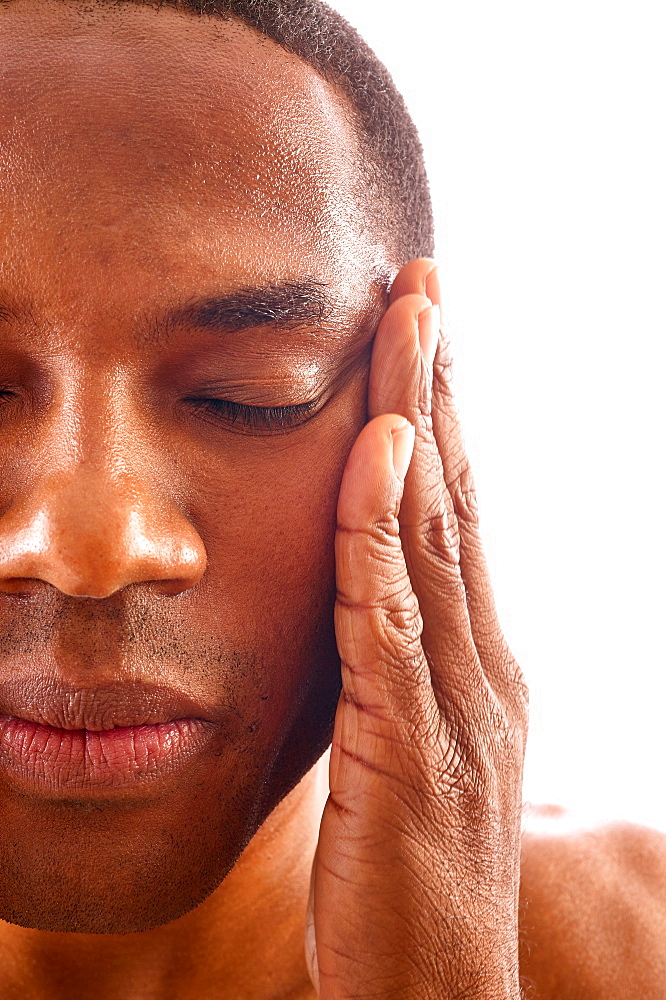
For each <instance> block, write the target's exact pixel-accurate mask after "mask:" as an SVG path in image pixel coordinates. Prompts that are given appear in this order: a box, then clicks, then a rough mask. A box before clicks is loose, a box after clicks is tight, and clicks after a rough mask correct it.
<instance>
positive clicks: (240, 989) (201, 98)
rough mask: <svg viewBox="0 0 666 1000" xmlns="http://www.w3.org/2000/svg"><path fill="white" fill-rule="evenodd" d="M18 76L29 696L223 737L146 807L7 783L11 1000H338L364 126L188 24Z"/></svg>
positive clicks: (12, 475) (23, 56)
mask: <svg viewBox="0 0 666 1000" xmlns="http://www.w3.org/2000/svg"><path fill="white" fill-rule="evenodd" d="M0 76H1V77H2V80H1V81H0V144H2V149H1V150H0V155H1V157H2V163H3V171H2V173H1V174H0V206H1V208H0V211H1V216H0V374H1V376H2V380H1V381H2V384H1V385H0V389H2V390H3V395H2V398H1V399H0V455H1V466H0V503H1V507H0V510H1V511H2V517H1V519H0V643H1V646H2V658H1V660H0V683H2V682H6V681H7V680H8V679H9V678H12V679H14V680H15V681H16V684H17V685H18V688H19V689H21V685H23V689H24V690H25V691H26V692H28V693H29V692H30V690H32V689H34V686H35V681H36V678H39V680H40V683H42V684H44V685H45V689H46V690H48V682H49V679H55V678H58V679H60V680H64V681H65V682H67V683H69V684H71V685H72V686H73V687H77V688H94V687H95V686H97V685H103V684H108V683H110V682H117V683H118V684H120V685H123V684H127V685H129V684H131V683H132V682H137V681H141V682H144V683H146V684H150V683H158V682H159V683H163V684H167V685H169V686H171V687H175V688H177V689H179V690H180V691H182V692H185V693H187V695H188V696H189V697H190V698H192V699H194V700H195V701H196V702H197V703H198V704H199V705H200V706H201V709H202V711H201V716H202V717H203V718H205V719H206V720H207V721H208V722H209V723H210V728H211V732H212V738H211V739H210V741H209V743H208V744H207V747H206V750H205V752H203V753H201V754H199V755H198V756H196V757H194V758H193V759H192V760H191V761H189V762H187V763H186V764H185V765H184V766H183V767H182V768H181V769H180V770H178V771H176V772H175V773H174V774H172V775H167V776H166V777H163V778H160V779H159V780H157V781H153V782H151V780H150V776H149V775H147V776H146V779H145V780H143V781H137V782H134V783H133V784H132V785H131V788H130V787H124V788H94V789H93V788H86V787H72V788H71V789H67V790H66V792H63V790H62V788H58V791H57V793H56V791H55V790H54V789H49V787H48V785H47V784H46V785H45V784H44V783H43V782H42V783H41V785H40V786H39V787H33V786H30V787H28V788H26V787H23V786H21V785H19V784H17V783H16V782H14V781H13V779H12V778H11V776H9V775H7V774H5V772H4V770H2V771H0V796H1V799H2V804H1V807H2V818H3V822H2V826H1V827H0V864H1V865H2V870H3V879H2V886H1V887H0V917H2V918H4V920H3V922H2V923H0V954H1V955H2V970H3V971H2V981H3V990H4V992H3V997H4V996H7V997H9V996H13V995H14V994H16V995H18V994H19V993H20V994H21V996H24V997H26V996H27V997H30V998H41V997H44V998H46V997H48V998H49V1000H57V998H59V997H60V996H63V997H64V996H71V995H72V993H74V994H75V995H77V996H79V997H87V996H93V995H94V996H95V997H96V998H97V1000H104V998H106V997H109V998H111V997H117V996H119V995H121V992H122V995H127V996H130V995H131V997H132V998H133V1000H143V998H146V1000H148V998H150V1000H158V998H161V997H167V996H168V997H169V998H170V1000H185V998H188V997H195V996H196V997H205V996H209V995H210V996H212V995H214V992H213V991H214V990H216V989H217V990H219V988H220V983H224V991H225V995H228V996H233V997H235V998H238V1000H240V998H243V997H253V998H257V1000H259V998H262V997H266V998H268V997H273V996H274V997H278V996H280V997H281V996H284V997H292V996H293V997H298V996H308V995H310V994H311V992H312V987H311V985H310V983H309V980H308V978H307V971H306V967H305V960H304V956H303V926H304V916H305V905H306V901H307V893H308V879H309V869H310V866H311V862H312V856H313V853H314V848H315V845H316V840H317V830H318V821H319V817H320V815H321V810H322V807H323V804H324V800H325V797H326V787H325V785H326V765H327V756H324V757H322V754H323V753H324V751H325V750H326V748H327V746H328V743H329V741H330V733H331V728H332V722H333V714H334V711H335V706H336V703H337V699H338V695H339V691H340V688H339V683H340V680H339V661H338V656H337V650H336V646H335V635H334V628H333V618H332V607H333V601H334V596H335V588H334V582H335V581H334V553H333V541H334V531H335V507H336V499H337V495H338V491H339V485H340V480H341V475H342V471H343V468H344V464H345V460H346V458H347V455H348V453H349V450H350V448H351V446H352V444H353V441H354V439H355V437H356V436H357V434H358V432H359V430H360V428H361V427H362V426H363V424H364V422H365V420H366V418H367V415H366V393H367V375H368V361H369V356H370V353H369V352H370V349H371V342H372V337H373V334H374V331H375V328H376V324H377V321H378V318H379V316H380V315H381V312H382V309H383V308H384V307H385V289H386V286H387V284H388V282H389V281H390V278H391V276H393V275H394V274H395V273H396V271H397V266H396V264H395V262H393V261H391V260H389V259H388V252H387V250H386V249H385V248H383V247H382V246H381V245H380V244H379V243H376V242H373V239H372V238H371V236H370V235H369V233H368V229H367V223H366V220H365V218H364V217H363V213H362V210H361V208H360V206H359V205H358V204H357V202H356V201H355V200H354V198H353V197H352V194H351V190H352V180H351V178H352V176H355V173H354V172H355V170H357V168H356V167H355V162H356V161H355V159H354V157H355V155H356V154H355V150H356V140H355V138H354V135H353V131H352V129H351V126H350V124H349V122H350V117H351V112H350V110H349V108H348V107H347V105H346V104H345V102H344V100H343V99H342V98H341V97H339V96H338V95H337V94H336V93H335V92H334V90H333V89H332V88H331V87H330V86H329V85H327V84H325V83H324V82H323V81H321V80H320V79H319V78H318V77H317V75H316V74H315V73H314V71H313V70H311V69H310V68H309V67H307V66H305V65H304V64H303V63H302V62H301V61H300V60H298V59H297V58H295V57H291V56H290V55H288V54H287V53H286V52H285V51H284V50H282V49H281V48H280V47H278V46H277V45H275V44H274V43H272V42H270V41H268V40H265V39H262V38H260V37H259V36H258V35H256V34H255V33H254V32H253V31H251V30H250V29H248V28H245V27H244V26H241V25H239V24H237V23H235V22H223V21H221V20H220V19H217V18H210V19H201V20H199V19H197V18H195V17H193V16H192V15H189V14H181V13H178V12H176V11H174V10H173V9H171V8H164V9H162V10H161V11H157V10H153V9H147V8H145V7H137V8H134V7H132V6H131V5H129V6H127V7H123V9H122V11H118V10H115V9H109V10H108V11H107V10H101V11H100V9H99V8H98V7H97V6H95V10H94V11H93V12H90V11H89V10H88V9H87V8H86V7H85V5H79V4H68V3H49V4H46V3H42V2H37V0H19V2H15V3H13V4H10V5H9V6H8V7H6V8H5V7H3V8H2V9H1V10H0ZM283 282H291V283H296V282H309V283H310V286H311V287H314V288H315V290H316V289H319V290H320V291H323V293H324V294H325V295H326V297H327V298H326V302H324V303H323V305H322V310H321V320H320V321H319V322H314V321H313V320H304V319H302V318H301V320H300V321H299V323H298V325H296V324H295V323H291V324H290V323H286V322H282V323H281V324H280V325H275V324H272V325H268V326H267V325H263V326H257V325H256V323H251V322H249V321H247V317H245V319H241V320H238V321H237V323H236V326H237V327H243V328H238V329H232V326H233V324H231V325H230V324H229V323H227V324H226V326H224V324H221V323H218V324H217V325H216V324H215V323H214V322H213V320H212V319H210V317H212V316H213V315H214V312H215V310H214V308H213V306H211V301H212V300H213V299H216V298H217V297H219V296H234V295H235V296H236V297H238V296H239V294H240V293H241V292H242V293H243V294H244V296H245V297H244V298H243V296H242V295H241V296H240V297H241V298H242V299H243V302H246V301H247V300H248V296H249V294H250V290H252V289H262V288H263V289H266V288H269V289H271V288H273V289H274V288H275V287H276V286H278V285H279V284H280V283H283ZM313 294H314V293H313ZM201 302H203V304H204V306H205V307H206V308H207V309H208V311H207V312H206V308H204V310H203V314H202V310H201V309H199V311H198V312H197V309H194V308H192V306H193V304H196V303H201ZM241 311H242V310H241ZM296 311H298V310H296ZM202 315H203V316H204V318H205V317H206V316H207V317H208V318H209V320H210V322H208V321H206V322H203V321H202ZM201 399H225V400H229V401H231V402H233V403H235V404H241V405H243V404H244V405H245V406H260V407H290V406H292V407H293V406H297V405H299V404H305V403H312V404H313V409H312V411H311V412H308V414H307V415H305V416H304V415H302V414H301V415H299V416H298V418H297V419H296V417H289V416H287V415H282V420H283V422H284V421H289V420H293V423H286V424H285V425H284V426H279V425H276V424H275V421H274V422H273V426H272V427H271V426H268V425H265V426H260V425H256V426H253V425H246V424H244V423H243V419H242V416H238V414H236V419H235V420H232V419H231V416H230V414H229V412H228V411H227V412H217V411H213V410H212V409H211V408H210V407H209V408H208V409H205V408H204V409H202V407H201V406H200V405H199V404H197V403H195V401H196V400H201ZM0 707H1V706H0ZM119 707H121V708H122V705H121V704H120V703H119ZM318 761H319V763H317V762H318ZM304 776H305V777H304ZM301 779H303V780H301ZM286 793H289V794H287V795H286V798H284V796H285V794H286ZM278 803H280V804H279V805H278V807H277V809H276V808H275V807H276V805H277V804H278ZM273 810H275V811H273ZM267 817H268V818H267ZM264 821H265V822H264ZM262 824H263V826H262ZM257 831H258V832H257ZM252 838H254V839H252ZM239 858H240V860H239ZM234 866H235V867H234ZM228 873H230V874H228ZM227 875H228V877H227V878H225V876H227ZM223 880H224V881H223ZM285 887H287V889H286V891H285Z"/></svg>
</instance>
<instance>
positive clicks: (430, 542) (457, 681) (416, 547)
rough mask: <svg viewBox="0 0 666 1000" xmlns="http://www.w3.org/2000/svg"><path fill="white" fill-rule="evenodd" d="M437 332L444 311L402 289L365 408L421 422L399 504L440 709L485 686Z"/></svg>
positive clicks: (383, 330)
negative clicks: (441, 433) (464, 568)
mask: <svg viewBox="0 0 666 1000" xmlns="http://www.w3.org/2000/svg"><path fill="white" fill-rule="evenodd" d="M438 332H439V310H438V309H436V308H433V307H432V306H431V303H430V300H429V299H427V298H426V297H425V296H424V295H417V294H408V295H403V296H400V298H398V299H397V300H396V301H395V302H393V303H392V304H391V305H390V306H389V309H388V310H387V312H386V313H385V315H384V317H383V318H382V321H381V323H380V325H379V329H378V331H377V335H376V337H375V342H374V346H373V354H372V359H371V364H370V380H369V387H368V414H369V416H370V418H373V417H375V416H378V415H379V414H381V413H399V414H401V415H402V416H405V417H407V419H408V420H410V421H411V423H413V424H414V426H415V428H416V441H415V446H414V455H413V458H412V462H411V465H410V468H409V471H408V473H407V477H406V479H405V491H404V494H403V499H402V503H401V508H400V537H401V540H402V544H403V549H404V553H405V561H406V563H407V568H408V572H409V577H410V580H411V582H412V586H413V588H414V592H415V593H416V596H417V598H418V602H419V607H420V609H421V615H422V619H423V633H422V643H423V647H424V649H425V651H426V654H427V656H428V660H429V663H430V668H431V677H432V683H433V687H434V689H435V694H436V697H437V700H438V703H439V705H440V707H442V708H443V707H444V706H445V705H446V703H447V701H450V700H451V697H452V696H453V695H454V692H455V693H457V695H461V694H463V695H464V692H467V696H469V695H470V694H472V691H471V690H470V687H471V688H472V689H476V693H477V695H478V694H479V693H480V692H481V691H482V690H484V691H485V689H486V686H487V684H486V681H485V679H484V677H483V672H482V670H481V665H480V663H479V659H478V656H477V655H476V650H475V647H474V641H473V638H472V633H471V627H470V622H469V615H468V609H467V600H466V594H465V586H464V582H463V580H462V576H461V573H460V566H459V557H458V551H459V550H458V535H457V528H458V526H457V521H456V518H455V515H454V513H453V504H452V502H451V498H450V496H449V494H448V491H447V489H446V485H445V482H444V473H443V468H442V459H441V456H440V453H439V450H438V447H437V443H436V441H435V437H434V434H433V427H432V417H431V399H432V377H433V372H432V358H433V356H434V349H435V347H436V344H437V339H438ZM428 342H430V350H429V351H428ZM422 345H423V346H425V347H426V351H425V352H424V350H423V346H422ZM455 700H456V701H457V700H458V698H456V699H455Z"/></svg>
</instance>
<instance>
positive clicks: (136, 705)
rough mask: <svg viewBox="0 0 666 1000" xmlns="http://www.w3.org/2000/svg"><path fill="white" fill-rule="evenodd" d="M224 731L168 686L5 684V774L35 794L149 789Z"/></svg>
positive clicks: (1, 731)
mask: <svg viewBox="0 0 666 1000" xmlns="http://www.w3.org/2000/svg"><path fill="white" fill-rule="evenodd" d="M204 713H205V715H204ZM205 716H208V718H206V717H205ZM217 729H218V727H217V725H216V724H215V723H214V722H213V721H211V720H210V716H209V714H208V712H207V710H206V709H205V708H202V706H201V705H199V704H197V703H195V702H193V701H192V699H191V698H189V697H188V696H187V695H184V694H183V693H182V692H179V691H177V690H175V689H173V688H167V687H164V686H154V685H151V686H149V685H146V684H145V683H141V684H139V683H136V682H134V683H132V684H120V683H117V682H113V683H111V684H105V685H103V686H98V687H81V686H73V685H70V684H66V683H64V682H62V681H60V680H58V679H53V678H45V677H43V676H40V677H38V678H32V679H29V678H25V677H23V678H16V677H12V678H8V679H6V680H5V681H0V768H2V769H4V770H5V771H6V772H7V773H8V774H9V775H10V776H13V778H14V779H15V780H18V781H19V782H20V783H21V784H22V785H25V784H26V783H27V784H28V785H29V786H30V787H31V788H33V789H36V788H39V789H41V790H45V791H49V790H52V791H55V790H56V789H57V790H58V791H59V792H62V791H63V790H65V789H67V788H69V789H70V790H72V791H76V792H77V794H80V793H81V792H82V791H84V790H85V789H86V788H90V789H91V790H92V789H94V788H95V787H99V786H102V787H105V788H108V787H110V786H116V787H117V786H123V787H126V786H127V783H128V782H136V781H139V782H141V781H143V782H145V781H146V780H150V779H154V778H157V777H160V776H163V775H165V774H168V773H170V772H172V771H173V770H174V769H175V768H177V767H178V766H179V765H181V764H183V763H184V762H185V761H187V760H189V759H190V758H191V757H193V756H194V755H195V754H197V753H198V752H201V751H203V750H204V749H205V748H206V747H210V746H211V744H212V742H213V739H214V737H215V735H216V733H217Z"/></svg>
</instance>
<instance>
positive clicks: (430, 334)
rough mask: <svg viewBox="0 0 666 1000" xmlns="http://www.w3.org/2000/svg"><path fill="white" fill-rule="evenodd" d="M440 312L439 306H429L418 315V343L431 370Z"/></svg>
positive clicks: (437, 338)
mask: <svg viewBox="0 0 666 1000" xmlns="http://www.w3.org/2000/svg"><path fill="white" fill-rule="evenodd" d="M440 319H441V312H440V308H439V306H431V307H430V309H424V311H423V312H422V313H419V341H420V344H421V350H422V351H423V356H424V357H425V359H426V361H427V362H428V364H429V365H430V367H431V368H432V365H433V362H434V360H435V354H436V353H437V344H438V342H439V326H440Z"/></svg>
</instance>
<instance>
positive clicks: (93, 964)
mask: <svg viewBox="0 0 666 1000" xmlns="http://www.w3.org/2000/svg"><path fill="white" fill-rule="evenodd" d="M328 762H329V753H328V752H327V753H325V754H324V755H323V756H322V757H321V758H320V760H319V761H318V762H317V764H316V765H315V766H314V767H313V768H312V769H311V770H310V771H309V772H308V774H306V775H305V777H304V778H303V779H302V781H300V782H299V784H298V785H297V786H296V787H295V788H294V789H293V790H292V791H291V792H290V793H289V795H287V796H286V798H284V799H283V800H282V802H281V803H280V804H279V806H277V808H276V809H275V810H274V811H273V812H272V813H271V815H270V816H268V818H267V819H266V820H265V822H264V823H263V825H262V826H261V827H260V829H259V830H258V831H257V833H256V834H255V836H254V837H253V838H252V840H251V841H250V843H249V844H248V846H247V847H246V848H245V850H244V851H243V853H242V854H241V856H240V858H239V859H238V862H237V863H236V865H235V866H234V868H233V869H232V871H231V872H230V873H229V875H228V876H227V877H226V879H225V880H224V882H222V884H221V885H220V886H219V887H218V889H216V890H215V892H213V893H212V895H210V896H209V897H208V899H206V900H204V902H203V903H201V905H200V906H198V907H196V909H194V910H192V911H191V912H190V913H187V914H185V916H183V917H180V918H179V919H178V920H174V921H172V922H171V923H169V924H165V925H164V926H162V927H157V928H155V929H154V930H150V931H143V932H141V933H138V934H122V935H121V934H62V933H55V932H51V931H39V930H30V929H28V928H24V927H18V926H17V925H15V924H10V923H6V922H5V921H0V993H1V994H2V995H3V996H4V995H9V994H10V993H11V995H12V996H13V995H14V993H16V995H19V994H20V995H21V996H22V997H24V998H25V1000H61V998H62V1000H65V998H68V1000H69V998H70V997H72V996H76V997H78V998H79V1000H88V998H90V1000H93V998H94V1000H112V998H113V1000H117V998H118V997H119V996H122V997H123V998H125V1000H167V998H168V1000H194V998H196V1000H202V998H208V997H211V998H212V997H217V996H227V997H233V998H234V1000H246V998H247V1000H277V998H281V1000H305V998H306V997H310V996H314V990H313V988H312V987H311V985H310V980H309V977H308V973H307V967H306V964H305V949H304V935H305V911H306V906H307V900H308V892H309V887H310V869H311V866H312V859H313V857H314V852H315V848H316V846H317V837H318V834H319V822H320V819H321V814H322V811H323V808H324V804H325V801H326V796H327V795H328Z"/></svg>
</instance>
